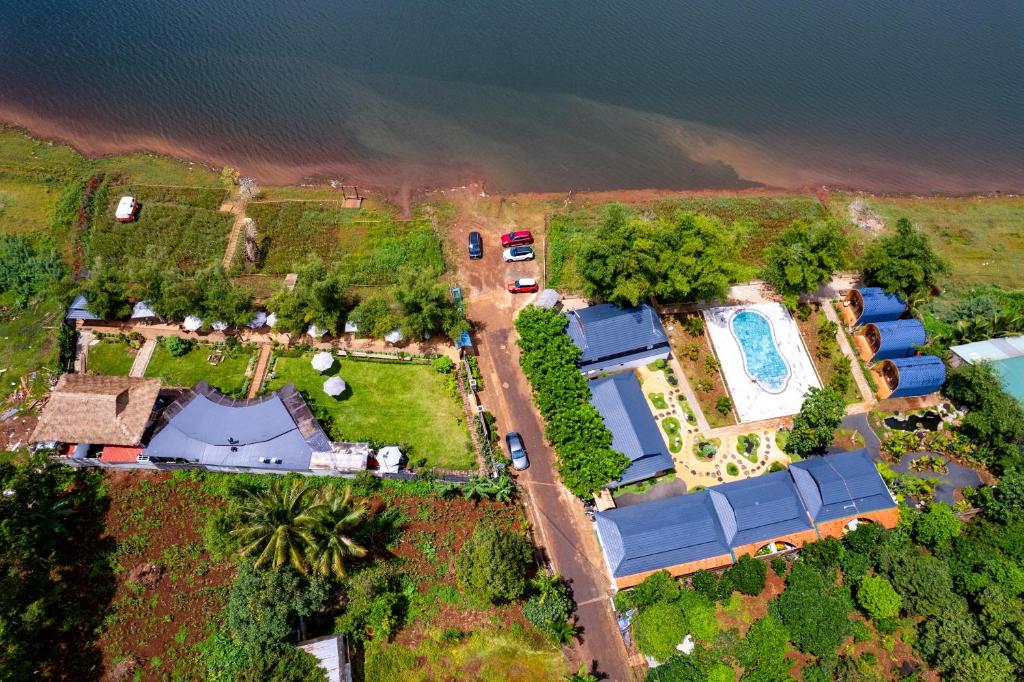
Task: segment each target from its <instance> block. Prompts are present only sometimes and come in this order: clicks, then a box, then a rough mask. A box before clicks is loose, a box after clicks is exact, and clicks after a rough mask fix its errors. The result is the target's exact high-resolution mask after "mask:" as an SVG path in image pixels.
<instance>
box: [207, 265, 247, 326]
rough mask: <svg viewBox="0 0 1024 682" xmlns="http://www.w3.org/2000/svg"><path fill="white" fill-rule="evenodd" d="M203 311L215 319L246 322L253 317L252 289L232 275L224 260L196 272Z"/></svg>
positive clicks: (211, 319)
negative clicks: (225, 268) (227, 270)
mask: <svg viewBox="0 0 1024 682" xmlns="http://www.w3.org/2000/svg"><path fill="white" fill-rule="evenodd" d="M195 289H196V293H197V295H198V298H199V314H200V315H201V316H202V317H203V318H204V319H206V320H209V321H211V322H215V321H220V322H226V323H228V324H235V325H244V324H247V323H248V322H249V321H250V320H251V319H252V312H253V311H252V292H251V291H249V290H248V289H244V288H242V287H240V286H238V285H236V284H234V283H233V282H232V281H231V280H230V279H228V276H227V273H225V272H224V268H223V266H221V264H220V263H215V264H213V265H211V266H209V267H206V268H203V269H202V270H200V271H199V272H197V273H196V276H195Z"/></svg>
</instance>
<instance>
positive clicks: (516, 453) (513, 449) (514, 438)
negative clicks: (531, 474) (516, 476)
mask: <svg viewBox="0 0 1024 682" xmlns="http://www.w3.org/2000/svg"><path fill="white" fill-rule="evenodd" d="M505 445H507V446H508V456H509V457H511V458H512V466H513V467H515V468H516V470H517V471H522V470H523V469H525V468H527V467H528V466H530V458H529V457H527V456H526V448H525V447H523V439H522V437H521V436H520V435H519V434H518V433H517V432H515V431H510V432H509V433H506V434H505Z"/></svg>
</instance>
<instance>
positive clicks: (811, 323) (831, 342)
mask: <svg viewBox="0 0 1024 682" xmlns="http://www.w3.org/2000/svg"><path fill="white" fill-rule="evenodd" d="M793 319H794V320H795V321H796V325H797V327H799V328H800V336H801V337H802V338H803V342H804V345H805V346H807V353H808V355H810V356H811V359H812V360H813V362H814V367H815V369H816V370H817V371H818V378H819V379H821V383H822V384H823V385H825V386H832V387H833V388H835V389H836V390H837V391H839V392H840V393H842V394H843V396H844V397H845V398H846V402H847V403H851V404H852V403H858V402H860V401H861V400H863V399H864V398H863V396H861V394H860V391H859V390H858V389H857V383H856V382H855V381H854V380H853V374H852V371H851V365H852V361H851V360H850V358H849V357H848V356H847V355H846V354H845V353H843V351H842V350H840V348H839V342H838V341H837V340H836V334H838V333H840V330H839V325H837V324H836V323H835V322H832V321H831V320H829V319H828V318H826V317H825V314H824V313H823V312H821V310H820V308H819V306H818V304H816V303H815V304H811V305H801V306H799V307H798V308H797V310H796V312H795V313H794V315H793Z"/></svg>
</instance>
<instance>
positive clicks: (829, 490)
mask: <svg viewBox="0 0 1024 682" xmlns="http://www.w3.org/2000/svg"><path fill="white" fill-rule="evenodd" d="M789 471H790V473H791V474H792V476H793V480H794V482H795V483H796V487H797V490H798V491H800V497H801V498H803V501H804V505H805V506H806V507H807V511H808V512H809V513H810V514H811V516H812V517H813V518H814V520H815V522H819V523H820V522H822V521H831V520H833V519H838V518H844V517H847V516H856V515H858V514H863V513H865V512H871V511H877V510H879V509H889V508H890V507H893V506H895V505H896V501H895V500H894V499H893V497H892V494H891V493H890V492H889V489H888V488H887V487H885V481H883V480H882V477H881V476H879V475H878V470H877V469H876V468H875V463H874V462H873V461H871V457H870V456H869V455H868V453H867V452H866V451H865V450H855V451H853V452H843V453H840V454H837V455H832V456H830V457H812V458H810V459H805V460H804V461H802V462H795V463H794V464H791V465H790V467H789Z"/></svg>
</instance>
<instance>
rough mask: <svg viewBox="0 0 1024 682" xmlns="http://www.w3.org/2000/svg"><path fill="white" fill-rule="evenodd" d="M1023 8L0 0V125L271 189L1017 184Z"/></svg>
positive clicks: (1013, 2) (1021, 170)
mask: <svg viewBox="0 0 1024 682" xmlns="http://www.w3.org/2000/svg"><path fill="white" fill-rule="evenodd" d="M1022 35H1024V3H1022V2H1020V0H990V1H987V2H984V3H965V2H962V1H958V2H944V1H936V0H927V1H925V0H901V1H900V2H892V1H891V0H861V1H859V2H833V1H828V0H823V1H821V2H805V1H796V0H775V1H773V2H770V3H769V2H755V1H753V0H750V1H743V2H741V1H739V0H720V1H718V2H680V1H679V0H671V1H670V0H661V1H651V2H639V3H636V2H633V3H626V2H609V1H607V0H587V1H585V2H584V1H580V0H561V1H560V2H546V3H545V2H536V0H503V1H502V2H496V1H493V0H478V1H477V2H452V1H445V0H435V1H433V2H425V1H416V2H413V1H407V2H396V1H394V0H372V1H367V0H303V1H302V2H295V1H290V2H289V1H284V0H246V1H244V2H243V1H241V0H217V1H213V0H201V1H200V0H192V1H189V0H146V1H145V2H133V3H124V2H117V1H115V0H4V2H2V3H0V117H2V118H5V119H7V120H13V121H16V122H19V123H21V124H23V125H26V126H28V127H29V128H30V129H32V130H34V131H36V132H38V133H40V134H44V135H51V136H59V137H62V138H64V139H67V140H70V141H72V142H74V143H76V144H77V145H78V146H80V147H81V148H83V149H85V150H86V151H91V152H111V151H121V150H126V149H133V148H145V149H151V150H154V151H163V152H169V153H176V154H179V155H184V156H189V157H193V158H198V159H202V160H207V161H211V162H214V163H230V164H232V165H235V166H238V167H241V168H242V169H243V170H244V171H246V172H250V173H255V174H257V175H258V176H259V177H261V178H263V179H264V181H282V180H295V179H299V178H302V177H304V176H310V175H327V176H333V177H345V178H347V179H351V180H359V181H361V182H368V183H372V184H381V185H391V186H395V185H406V186H410V187H422V186H428V185H435V186H436V185H446V184H447V185H451V184H457V183H461V182H465V181H468V180H476V179H486V182H487V187H488V188H489V189H491V190H539V189H545V190H564V189H604V188H639V187H664V188H696V187H742V186H749V185H754V184H768V185H776V186H785V187H799V186H805V185H812V184H817V183H831V184H841V185H847V186H855V187H860V188H866V189H900V190H929V189H934V190H942V191H972V190H1000V189H1001V190H1015V191H1020V190H1022V189H1024V125H1021V123H1022V120H1024V67H1022V65H1024V38H1022Z"/></svg>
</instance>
